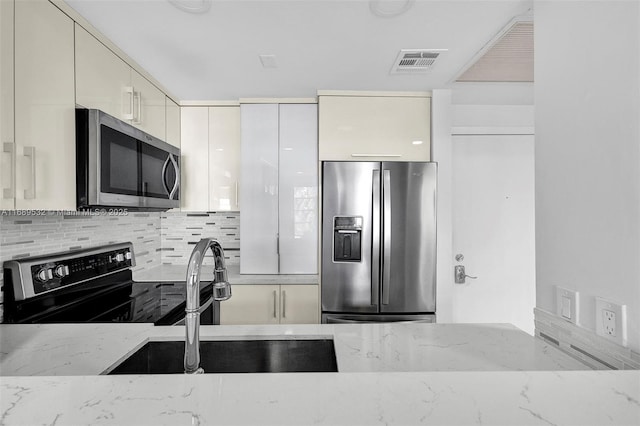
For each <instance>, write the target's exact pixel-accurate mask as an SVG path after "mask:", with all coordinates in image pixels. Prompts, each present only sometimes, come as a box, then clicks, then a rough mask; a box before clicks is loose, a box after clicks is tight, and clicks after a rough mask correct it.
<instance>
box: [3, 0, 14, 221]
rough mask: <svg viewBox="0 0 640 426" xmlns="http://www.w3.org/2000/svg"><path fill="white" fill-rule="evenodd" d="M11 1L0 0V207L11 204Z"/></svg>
mask: <svg viewBox="0 0 640 426" xmlns="http://www.w3.org/2000/svg"><path fill="white" fill-rule="evenodd" d="M13 10H14V2H13V1H0V144H1V145H0V149H1V151H0V156H1V159H0V209H2V210H12V209H14V208H15V155H14V153H15V139H14V133H13V119H14V118H13V117H14V116H13V102H14V98H13Z"/></svg>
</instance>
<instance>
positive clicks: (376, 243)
mask: <svg viewBox="0 0 640 426" xmlns="http://www.w3.org/2000/svg"><path fill="white" fill-rule="evenodd" d="M372 183H373V185H372V191H371V192H372V194H371V196H372V201H373V213H372V220H371V228H372V230H371V236H372V243H373V244H372V253H371V304H372V305H376V306H377V305H378V303H379V297H380V296H379V288H380V170H373V181H372Z"/></svg>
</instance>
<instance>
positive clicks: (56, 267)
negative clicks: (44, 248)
mask: <svg viewBox="0 0 640 426" xmlns="http://www.w3.org/2000/svg"><path fill="white" fill-rule="evenodd" d="M132 257H133V256H132V254H131V251H130V250H129V249H121V250H113V251H110V252H107V253H100V254H94V255H90V256H84V257H79V258H75V259H68V260H64V261H59V262H46V263H41V264H37V265H32V266H31V277H32V281H33V291H34V293H35V294H40V293H44V292H47V291H50V290H53V289H56V288H59V287H64V286H67V285H72V284H75V283H77V282H80V281H86V280H89V279H91V278H96V277H99V276H101V275H104V274H108V273H110V272H114V271H117V270H120V269H123V268H129V267H131V266H132V263H131V259H132Z"/></svg>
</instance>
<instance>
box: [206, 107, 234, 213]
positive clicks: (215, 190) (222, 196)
mask: <svg viewBox="0 0 640 426" xmlns="http://www.w3.org/2000/svg"><path fill="white" fill-rule="evenodd" d="M239 181H240V107H239V106H216V107H210V108H209V210H210V211H239V210H240V200H239V194H240V189H239V184H240V182H239Z"/></svg>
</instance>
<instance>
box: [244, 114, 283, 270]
mask: <svg viewBox="0 0 640 426" xmlns="http://www.w3.org/2000/svg"><path fill="white" fill-rule="evenodd" d="M240 129H241V133H240V134H241V138H242V143H241V147H240V150H241V156H242V166H241V176H240V181H241V182H242V192H241V193H240V204H241V205H242V214H241V215H240V229H241V230H242V231H241V232H240V251H241V252H242V260H241V262H240V273H242V274H277V273H278V105H277V104H244V105H241V106H240Z"/></svg>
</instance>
